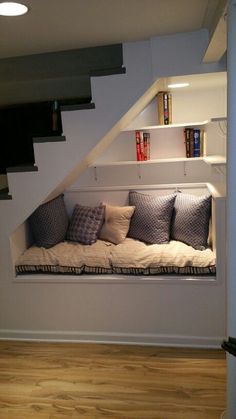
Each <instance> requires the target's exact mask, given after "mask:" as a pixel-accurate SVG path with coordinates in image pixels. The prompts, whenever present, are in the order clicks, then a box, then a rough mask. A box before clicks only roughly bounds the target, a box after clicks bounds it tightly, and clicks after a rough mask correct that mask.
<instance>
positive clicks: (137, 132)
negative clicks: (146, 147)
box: [135, 131, 142, 161]
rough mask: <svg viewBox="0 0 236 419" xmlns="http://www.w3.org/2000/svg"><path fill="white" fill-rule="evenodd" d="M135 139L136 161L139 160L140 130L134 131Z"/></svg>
mask: <svg viewBox="0 0 236 419" xmlns="http://www.w3.org/2000/svg"><path fill="white" fill-rule="evenodd" d="M135 140H136V158H137V161H141V160H142V159H141V135H140V131H135Z"/></svg>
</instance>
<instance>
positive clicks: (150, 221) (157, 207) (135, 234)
mask: <svg viewBox="0 0 236 419" xmlns="http://www.w3.org/2000/svg"><path fill="white" fill-rule="evenodd" d="M175 196H176V195H175V194H170V195H161V196H157V195H145V194H142V193H139V192H135V191H131V192H130V193H129V204H130V205H133V206H135V211H134V215H133V217H132V219H131V222H130V229H129V233H128V236H129V237H132V238H133V239H137V240H141V241H143V242H146V243H151V244H163V243H168V241H169V238H170V222H171V216H172V211H173V207H174V202H175Z"/></svg>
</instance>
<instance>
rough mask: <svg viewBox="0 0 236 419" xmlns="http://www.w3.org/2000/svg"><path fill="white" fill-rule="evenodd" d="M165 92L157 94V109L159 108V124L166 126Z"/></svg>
mask: <svg viewBox="0 0 236 419" xmlns="http://www.w3.org/2000/svg"><path fill="white" fill-rule="evenodd" d="M163 95H164V93H163V92H159V93H158V94H157V108H158V123H159V124H160V125H164V101H163Z"/></svg>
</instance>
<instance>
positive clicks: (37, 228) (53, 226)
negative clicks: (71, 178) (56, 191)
mask: <svg viewBox="0 0 236 419" xmlns="http://www.w3.org/2000/svg"><path fill="white" fill-rule="evenodd" d="M29 223H30V227H31V230H32V233H33V236H34V239H35V244H36V245H37V246H39V247H45V248H47V249H48V248H49V247H52V246H55V245H56V244H57V243H59V242H61V241H63V240H64V239H65V237H66V231H67V228H68V223H69V219H68V215H67V211H66V207H65V203H64V196H63V194H61V195H59V196H57V197H56V198H54V199H52V200H51V201H48V202H46V203H45V204H42V205H40V206H39V207H38V208H37V209H36V210H35V211H34V212H33V214H32V215H31V216H30V217H29Z"/></svg>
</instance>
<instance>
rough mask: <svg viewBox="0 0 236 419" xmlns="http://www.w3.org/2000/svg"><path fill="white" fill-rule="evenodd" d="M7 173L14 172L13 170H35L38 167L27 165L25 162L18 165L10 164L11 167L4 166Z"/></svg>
mask: <svg viewBox="0 0 236 419" xmlns="http://www.w3.org/2000/svg"><path fill="white" fill-rule="evenodd" d="M6 171H7V173H14V172H37V171H38V167H37V166H34V165H33V164H32V165H30V164H29V165H27V164H22V165H20V166H12V167H7V168H6Z"/></svg>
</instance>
